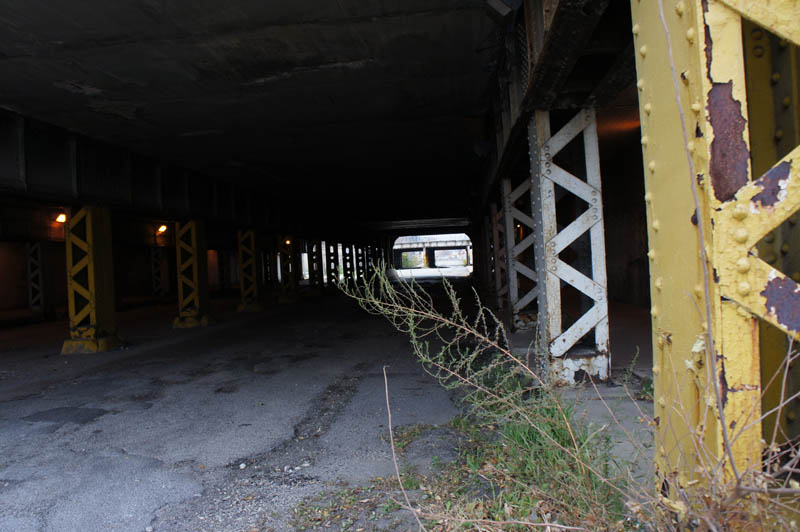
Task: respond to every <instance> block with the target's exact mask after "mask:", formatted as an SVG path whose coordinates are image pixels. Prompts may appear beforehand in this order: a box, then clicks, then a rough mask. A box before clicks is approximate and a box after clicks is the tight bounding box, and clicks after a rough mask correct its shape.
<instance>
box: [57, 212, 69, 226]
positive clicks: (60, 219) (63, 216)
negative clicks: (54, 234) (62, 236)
mask: <svg viewBox="0 0 800 532" xmlns="http://www.w3.org/2000/svg"><path fill="white" fill-rule="evenodd" d="M56 221H57V222H58V223H60V224H63V223H64V222H66V221H67V215H66V214H64V213H63V212H62V213H59V214H58V216H56Z"/></svg>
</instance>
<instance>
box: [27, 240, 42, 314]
mask: <svg viewBox="0 0 800 532" xmlns="http://www.w3.org/2000/svg"><path fill="white" fill-rule="evenodd" d="M25 252H26V253H25V254H26V256H27V258H28V306H29V307H30V309H31V311H32V312H33V313H34V314H35V315H37V316H42V315H43V314H44V297H45V296H44V275H43V273H42V270H43V268H44V261H43V259H42V244H41V242H29V243H27V244H26V245H25Z"/></svg>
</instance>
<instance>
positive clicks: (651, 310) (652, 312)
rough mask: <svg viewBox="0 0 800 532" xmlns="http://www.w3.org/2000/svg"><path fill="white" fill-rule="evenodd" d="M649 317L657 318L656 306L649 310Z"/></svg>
mask: <svg viewBox="0 0 800 532" xmlns="http://www.w3.org/2000/svg"><path fill="white" fill-rule="evenodd" d="M650 315H651V316H653V317H655V316H658V307H657V306H655V305H653V307H652V308H651V309H650Z"/></svg>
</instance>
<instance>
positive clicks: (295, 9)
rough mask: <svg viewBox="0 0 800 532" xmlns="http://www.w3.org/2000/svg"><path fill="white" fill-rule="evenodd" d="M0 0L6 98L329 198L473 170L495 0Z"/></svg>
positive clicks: (126, 141)
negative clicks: (335, 192) (339, 192)
mask: <svg viewBox="0 0 800 532" xmlns="http://www.w3.org/2000/svg"><path fill="white" fill-rule="evenodd" d="M0 6H1V7H0V11H2V13H3V16H2V19H0V65H2V72H3V75H2V76H0V95H1V96H0V103H1V104H2V105H3V106H4V107H7V108H9V109H12V110H14V111H17V112H19V113H21V114H23V115H25V116H29V117H33V118H37V119H39V120H42V121H44V122H48V123H52V124H55V125H58V126H61V127H65V128H67V129H70V130H73V131H76V132H79V133H83V134H85V135H87V136H89V137H92V138H95V139H100V140H105V141H108V142H111V143H114V144H119V145H122V146H125V147H128V148H131V149H133V150H136V151H138V152H141V153H144V154H147V155H152V156H157V157H161V158H164V159H166V160H168V161H171V162H174V163H175V164H178V165H181V166H185V167H187V168H190V169H193V170H197V171H198V172H201V173H204V174H207V175H212V176H221V177H226V178H230V179H236V180H239V181H245V182H251V183H255V184H259V185H260V184H266V185H269V184H272V183H273V182H277V183H278V185H280V187H282V188H284V189H287V190H288V191H295V192H297V191H302V192H303V194H305V195H306V196H308V195H311V196H313V195H314V193H313V191H314V190H315V189H317V190H320V191H321V193H320V194H319V200H320V201H327V200H330V199H331V196H330V191H331V190H343V191H348V190H349V191H353V192H358V191H361V192H360V193H359V194H361V195H363V187H364V186H365V185H370V184H373V185H374V184H375V183H376V182H377V181H380V182H382V183H384V185H385V183H387V182H388V183H392V184H394V185H397V184H398V182H399V181H402V182H403V183H407V184H411V185H413V184H419V183H426V184H427V185H428V186H429V187H430V190H429V192H430V194H433V195H436V196H438V197H437V198H436V199H437V201H440V200H441V199H442V198H444V197H446V196H443V195H442V194H446V192H447V189H448V186H447V185H457V186H458V187H459V188H461V189H463V188H465V187H464V184H465V183H466V182H469V180H470V178H471V177H473V176H475V177H477V175H476V173H477V171H478V168H479V167H480V166H479V164H478V162H479V159H478V155H477V154H476V151H475V141H476V139H477V138H479V136H480V130H481V126H482V120H483V116H484V112H485V102H484V101H483V96H484V91H485V90H486V86H487V84H488V83H489V79H490V76H491V71H492V65H491V62H492V59H493V57H494V55H495V48H496V45H495V44H493V40H496V38H495V37H494V36H493V32H494V30H495V27H496V22H495V21H494V20H493V19H492V18H490V16H489V8H488V7H487V6H486V4H485V2H484V1H483V0H382V1H377V2H376V1H364V0H336V1H334V0H307V1H303V2H278V1H274V0H272V1H265V2H252V1H250V0H229V1H225V2H220V1H217V0H200V1H197V0H192V1H186V0H175V1H167V0H163V1H159V0H117V1H114V2H107V1H101V0H87V1H83V2H71V3H54V2H46V1H29V0H25V1H22V0H3V1H2V2H0ZM309 184H314V185H320V186H319V187H314V186H312V187H310V186H309ZM439 185H445V186H439ZM398 188H401V187H398ZM460 203H461V204H462V205H464V204H466V202H465V201H462V202H460ZM462 208H463V207H462ZM412 210H413V209H412ZM422 210H424V209H422ZM406 212H408V211H406ZM418 214H420V215H421V214H423V213H422V212H413V215H415V216H416V215H418ZM460 214H461V215H463V214H464V213H463V212H462V213H460ZM435 215H437V216H441V215H442V214H441V213H440V212H437V213H436V214H435ZM444 215H449V214H444ZM428 216H430V213H428ZM407 217H412V216H407Z"/></svg>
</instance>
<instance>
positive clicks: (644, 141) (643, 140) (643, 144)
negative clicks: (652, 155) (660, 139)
mask: <svg viewBox="0 0 800 532" xmlns="http://www.w3.org/2000/svg"><path fill="white" fill-rule="evenodd" d="M648 142H650V139H649V138H647V135H645V136H643V137H642V146H647V143H648Z"/></svg>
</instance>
